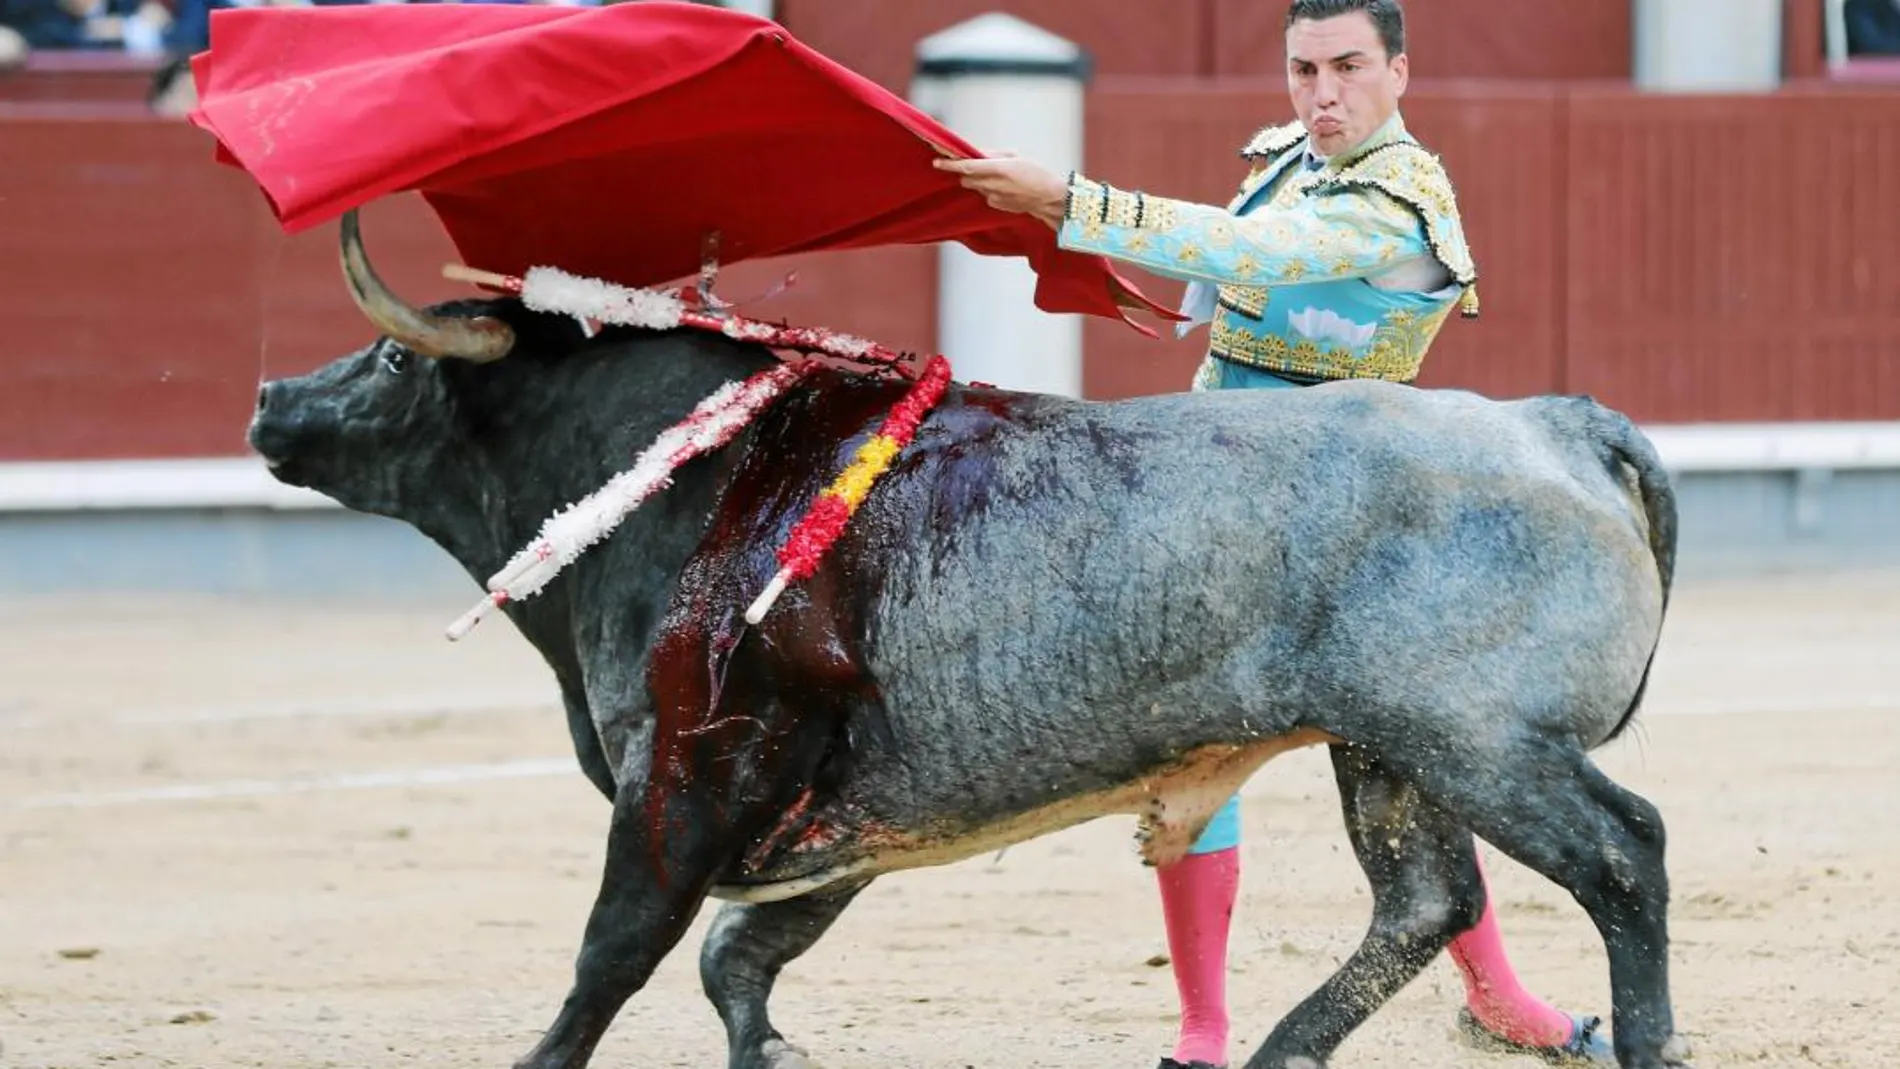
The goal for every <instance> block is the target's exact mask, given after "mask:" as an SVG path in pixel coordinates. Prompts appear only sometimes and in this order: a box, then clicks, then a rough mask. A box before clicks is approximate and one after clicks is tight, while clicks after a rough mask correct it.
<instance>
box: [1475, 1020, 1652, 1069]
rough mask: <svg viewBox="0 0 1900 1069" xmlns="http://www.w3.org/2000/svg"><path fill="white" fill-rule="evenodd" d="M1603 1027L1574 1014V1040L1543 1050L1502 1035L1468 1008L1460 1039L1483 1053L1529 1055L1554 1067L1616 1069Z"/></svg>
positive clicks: (1595, 1021) (1614, 1059)
mask: <svg viewBox="0 0 1900 1069" xmlns="http://www.w3.org/2000/svg"><path fill="white" fill-rule="evenodd" d="M1602 1026H1603V1019H1602V1018H1600V1017H1583V1016H1579V1015H1578V1014H1574V1013H1573V1014H1571V1015H1570V1038H1569V1039H1568V1040H1566V1041H1564V1042H1563V1043H1561V1044H1559V1045H1558V1046H1555V1047H1539V1046H1533V1045H1532V1044H1529V1043H1519V1042H1517V1041H1516V1040H1511V1039H1506V1038H1504V1037H1503V1036H1501V1035H1498V1034H1497V1033H1496V1032H1493V1031H1491V1030H1490V1029H1489V1028H1486V1027H1485V1026H1484V1025H1483V1024H1482V1023H1481V1022H1480V1021H1479V1020H1478V1018H1477V1017H1476V1016H1474V1015H1473V1014H1472V1012H1471V1010H1470V1009H1468V1008H1464V1009H1460V1010H1459V1011H1458V1034H1459V1036H1461V1037H1462V1038H1463V1039H1464V1040H1465V1042H1466V1043H1469V1044H1470V1045H1471V1046H1473V1047H1476V1048H1478V1049H1479V1050H1484V1051H1491V1052H1493V1053H1497V1054H1528V1055H1530V1056H1532V1057H1534V1058H1542V1059H1543V1060H1544V1061H1547V1062H1549V1063H1550V1064H1552V1065H1564V1066H1601V1067H1603V1069H1616V1050H1615V1048H1613V1047H1612V1046H1611V1045H1610V1041H1609V1040H1608V1039H1607V1038H1605V1037H1604V1036H1603V1035H1602V1034H1601V1033H1599V1032H1598V1031H1597V1029H1599V1028H1601V1027H1602Z"/></svg>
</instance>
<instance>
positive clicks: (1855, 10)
mask: <svg viewBox="0 0 1900 1069" xmlns="http://www.w3.org/2000/svg"><path fill="white" fill-rule="evenodd" d="M1842 18H1843V20H1844V21H1845V22H1846V23H1847V54H1848V55H1850V56H1900V0H1847V2H1846V3H1845V4H1843V5H1842Z"/></svg>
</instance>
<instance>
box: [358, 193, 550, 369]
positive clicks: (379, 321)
mask: <svg viewBox="0 0 1900 1069" xmlns="http://www.w3.org/2000/svg"><path fill="white" fill-rule="evenodd" d="M338 233H339V235H340V238H341V241H342V249H343V278H344V280H345V281H346V282H348V283H349V284H350V296H351V297H352V298H354V299H355V301H356V307H358V308H360V309H362V312H363V315H364V316H365V317H367V318H368V319H369V321H370V322H371V323H373V324H375V326H376V329H378V330H380V331H382V332H383V333H384V334H387V335H388V336H389V337H390V338H391V339H393V340H395V341H397V342H400V343H401V344H402V345H403V346H404V347H405V348H407V349H409V350H410V351H411V352H414V353H417V354H419V355H421V356H430V357H457V358H460V359H462V360H473V361H475V362H476V363H479V364H486V363H488V362H489V361H491V360H500V359H501V358H502V357H504V356H507V355H508V350H510V349H512V348H514V344H515V332H514V331H513V330H511V329H510V328H509V326H508V324H506V323H503V322H502V321H501V320H499V319H494V318H491V317H489V316H479V317H476V318H472V319H470V318H463V317H460V316H438V315H430V314H429V313H427V312H424V311H422V310H420V309H418V308H412V307H410V306H409V305H408V304H406V303H404V301H403V300H402V298H400V297H398V296H396V295H395V294H394V293H392V292H391V291H390V289H389V287H388V286H386V285H384V284H383V280H382V279H381V278H379V277H377V275H376V269H375V268H374V267H371V266H370V262H369V254H368V253H366V252H364V251H363V232H362V228H361V226H360V225H359V224H358V223H357V219H356V209H355V208H351V209H350V210H349V211H347V212H344V213H343V221H342V224H341V226H340V228H339V231H338Z"/></svg>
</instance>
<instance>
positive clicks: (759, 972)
mask: <svg viewBox="0 0 1900 1069" xmlns="http://www.w3.org/2000/svg"><path fill="white" fill-rule="evenodd" d="M865 886H867V885H866V884H859V885H857V886H855V887H851V888H849V889H847V890H843V891H826V892H822V893H821V894H820V895H807V896H805V897H802V898H790V899H786V900H785V901H782V902H766V903H762V904H759V905H742V904H739V903H732V902H729V903H727V904H725V905H724V906H722V907H721V908H720V910H719V914H718V915H717V916H716V917H714V918H713V922H712V928H711V930H710V931H708V932H707V933H706V943H705V945H704V946H703V947H701V949H700V953H699V982H700V984H701V986H702V987H704V988H705V990H706V997H707V998H708V999H710V1000H712V1004H713V1008H714V1009H716V1010H718V1011H719V1019H720V1020H721V1021H724V1022H725V1023H726V1044H727V1050H728V1052H729V1053H728V1055H727V1063H726V1064H727V1066H728V1069H805V1067H808V1066H810V1064H811V1063H810V1061H809V1060H808V1059H807V1058H806V1056H805V1052H804V1051H802V1050H799V1049H798V1048H797V1047H794V1046H792V1045H791V1044H790V1043H787V1042H786V1041H785V1037H784V1036H783V1035H780V1034H779V1031H778V1029H776V1028H773V1027H772V1021H771V1018H770V1016H769V1015H768V1012H767V1009H766V1003H767V1002H768V1001H769V1000H770V999H771V997H772V985H773V983H774V982H776V981H777V980H778V974H779V970H781V969H783V968H784V967H785V966H786V965H787V964H788V963H790V962H791V961H792V959H794V958H796V957H798V956H799V955H800V954H803V953H804V952H805V951H807V950H810V949H811V948H812V945H813V944H814V943H816V942H818V940H819V938H820V937H822V936H823V935H824V934H825V932H826V931H827V930H829V929H830V928H831V924H832V922H833V921H835V920H837V919H838V915H839V914H841V913H843V912H844V910H845V907H846V906H849V905H850V904H851V901H852V899H854V898H856V897H857V895H858V892H859V891H862V890H863V889H864V888H865Z"/></svg>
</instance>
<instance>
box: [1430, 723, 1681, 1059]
mask: <svg viewBox="0 0 1900 1069" xmlns="http://www.w3.org/2000/svg"><path fill="white" fill-rule="evenodd" d="M1471 741H1472V740H1471V739H1466V740H1465V742H1466V743H1467V745H1466V746H1465V747H1464V753H1463V754H1462V755H1461V758H1462V759H1461V760H1459V761H1458V762H1456V763H1455V764H1451V763H1442V762H1441V763H1430V762H1421V763H1420V767H1419V768H1418V769H1417V772H1416V782H1417V783H1418V785H1419V789H1420V791H1421V792H1422V793H1424V794H1426V795H1427V796H1428V797H1431V798H1432V799H1433V800H1434V801H1436V802H1438V803H1439V804H1440V805H1442V806H1444V807H1445V809H1446V810H1448V811H1450V812H1452V813H1454V814H1456V815H1457V816H1458V818H1459V819H1460V820H1461V821H1463V822H1464V823H1466V824H1468V825H1469V826H1470V828H1471V830H1472V831H1473V832H1475V833H1476V834H1477V835H1478V836H1480V837H1481V838H1483V839H1485V840H1487V841H1489V842H1491V843H1492V844H1494V845H1496V846H1497V847H1498V849H1500V850H1502V851H1504V853H1506V854H1507V855H1509V856H1510V857H1512V858H1514V859H1516V860H1517V861H1518V862H1520V863H1521V864H1523V865H1525V866H1526V867H1528V868H1530V869H1532V870H1534V871H1536V872H1538V873H1539V874H1541V875H1543V876H1545V877H1546V878H1548V879H1550V880H1551V881H1552V882H1554V883H1556V884H1557V885H1558V886H1560V887H1562V888H1564V889H1565V890H1566V891H1568V892H1570V894H1571V896H1572V897H1574V898H1575V899H1576V900H1577V903H1578V904H1579V905H1581V906H1582V907H1583V909H1584V911H1585V912H1586V913H1588V914H1589V916H1590V920H1591V922H1592V923H1593V924H1595V925H1596V928H1597V931H1598V932H1599V933H1600V934H1601V935H1602V937H1603V942H1604V948H1605V950H1606V951H1607V953H1608V957H1609V962H1610V999H1611V1007H1612V1017H1611V1022H1612V1027H1613V1029H1614V1043H1615V1047H1616V1057H1617V1062H1618V1064H1619V1065H1621V1066H1622V1067H1623V1069H1686V1066H1687V1059H1688V1054H1689V1052H1688V1042H1687V1041H1686V1040H1684V1039H1682V1038H1681V1037H1678V1036H1676V1035H1675V1019H1674V1012H1673V1010H1672V1009H1671V1005H1670V995H1669V922H1668V913H1669V874H1668V871H1667V869H1666V867H1665V865H1664V861H1663V846H1664V833H1663V821H1662V815H1661V814H1660V813H1658V812H1657V810H1656V807H1655V806H1654V805H1651V804H1650V803H1649V802H1648V801H1646V800H1644V799H1643V798H1641V797H1638V796H1637V795H1635V794H1633V793H1631V792H1630V791H1627V790H1625V789H1624V788H1622V787H1620V786H1618V785H1617V784H1615V783H1613V782H1611V780H1610V778H1609V777H1608V776H1606V775H1604V774H1603V772H1602V771H1601V770H1600V769H1598V768H1597V767H1596V765H1595V764H1594V763H1592V762H1591V761H1590V759H1589V757H1588V756H1587V755H1586V754H1584V753H1583V752H1582V751H1580V750H1578V749H1576V748H1575V746H1574V745H1571V744H1569V743H1559V742H1555V741H1539V740H1532V739H1514V740H1509V741H1506V740H1498V741H1497V742H1496V743H1495V744H1494V745H1493V746H1491V747H1489V748H1486V749H1485V750H1483V751H1482V752H1474V751H1473V750H1472V747H1471V746H1470V743H1471ZM1442 752H1446V753H1456V752H1457V751H1456V750H1453V749H1446V750H1444V751H1442Z"/></svg>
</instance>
